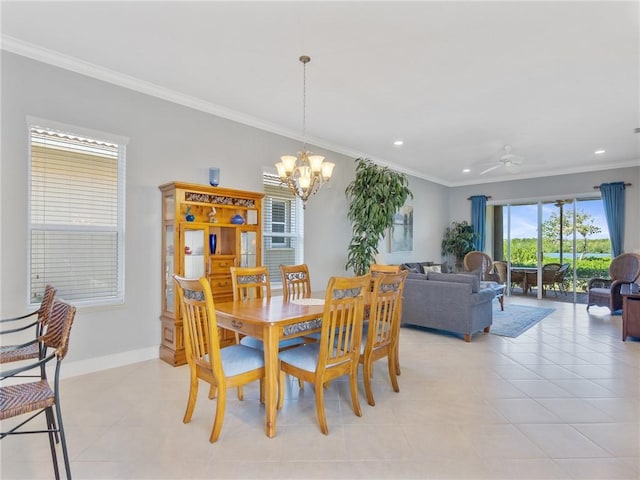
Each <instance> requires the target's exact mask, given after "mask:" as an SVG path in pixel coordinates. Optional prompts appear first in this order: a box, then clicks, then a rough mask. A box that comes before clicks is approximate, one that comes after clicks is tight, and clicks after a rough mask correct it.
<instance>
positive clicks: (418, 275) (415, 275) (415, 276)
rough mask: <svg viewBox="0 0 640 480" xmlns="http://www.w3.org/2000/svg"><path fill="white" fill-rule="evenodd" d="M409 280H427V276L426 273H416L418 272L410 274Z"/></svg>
mask: <svg viewBox="0 0 640 480" xmlns="http://www.w3.org/2000/svg"><path fill="white" fill-rule="evenodd" d="M407 278H408V279H409V278H411V279H413V280H427V276H426V275H425V274H424V273H416V272H411V271H410V272H409V275H407Z"/></svg>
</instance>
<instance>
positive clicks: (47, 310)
mask: <svg viewBox="0 0 640 480" xmlns="http://www.w3.org/2000/svg"><path fill="white" fill-rule="evenodd" d="M55 295H56V288H55V287H52V286H51V285H47V286H46V287H45V289H44V294H43V295H42V302H41V303H40V308H38V310H35V311H33V312H31V313H27V314H25V315H21V316H19V317H13V318H5V319H2V320H0V325H2V326H3V327H4V326H5V325H6V326H10V327H11V328H8V329H5V330H2V331H1V332H0V340H2V341H1V343H2V347H0V363H10V362H18V361H21V360H30V359H34V358H38V357H39V356H40V354H41V349H42V345H41V341H40V337H41V336H42V334H43V333H44V331H45V329H46V326H47V323H48V322H49V317H50V315H51V307H52V306H53V300H54V298H55ZM32 317H35V320H32ZM30 328H33V329H34V336H33V338H32V339H31V340H29V341H27V342H23V343H19V344H11V341H12V340H11V338H13V339H17V338H18V337H17V335H15V334H18V335H21V334H20V333H19V332H24V331H25V330H29V329H30ZM20 338H23V337H20ZM7 342H9V343H7Z"/></svg>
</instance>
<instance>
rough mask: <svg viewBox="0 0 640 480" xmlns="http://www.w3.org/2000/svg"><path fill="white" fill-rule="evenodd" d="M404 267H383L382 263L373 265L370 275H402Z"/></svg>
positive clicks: (370, 268)
mask: <svg viewBox="0 0 640 480" xmlns="http://www.w3.org/2000/svg"><path fill="white" fill-rule="evenodd" d="M401 269H402V265H383V264H382V263H372V264H371V266H370V267H369V273H370V274H371V276H372V277H375V276H376V275H379V274H381V273H400V270H401Z"/></svg>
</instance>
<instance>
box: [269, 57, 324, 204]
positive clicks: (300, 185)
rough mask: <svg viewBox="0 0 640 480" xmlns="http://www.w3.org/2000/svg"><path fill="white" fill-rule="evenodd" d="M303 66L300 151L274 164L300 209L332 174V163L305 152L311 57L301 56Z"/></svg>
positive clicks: (282, 181)
mask: <svg viewBox="0 0 640 480" xmlns="http://www.w3.org/2000/svg"><path fill="white" fill-rule="evenodd" d="M299 60H300V61H301V62H302V65H303V70H302V71H303V80H302V139H303V142H304V143H303V145H302V151H300V152H298V155H297V156H294V155H283V156H281V157H280V161H279V162H278V163H276V168H277V169H278V176H279V177H280V182H281V183H282V184H284V185H286V186H287V187H289V190H291V192H292V193H293V194H294V195H295V196H297V197H300V199H301V200H302V207H303V208H306V207H307V200H308V198H309V197H310V196H311V195H313V194H314V193H316V192H317V191H318V190H319V189H320V187H321V186H322V185H323V184H324V183H326V182H328V181H329V179H330V178H331V174H332V173H333V167H334V166H335V164H334V163H331V162H325V161H324V157H323V156H322V155H312V154H311V152H310V151H308V150H307V142H306V137H307V63H309V62H310V61H311V57H308V56H307V55H303V56H301V57H300V59H299Z"/></svg>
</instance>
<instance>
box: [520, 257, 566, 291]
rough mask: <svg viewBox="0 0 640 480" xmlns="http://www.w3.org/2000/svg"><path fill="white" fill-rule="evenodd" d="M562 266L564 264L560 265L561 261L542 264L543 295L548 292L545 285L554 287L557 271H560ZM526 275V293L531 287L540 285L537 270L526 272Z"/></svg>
mask: <svg viewBox="0 0 640 480" xmlns="http://www.w3.org/2000/svg"><path fill="white" fill-rule="evenodd" d="M561 266H562V265H560V264H559V263H545V264H544V265H543V266H542V295H543V296H544V295H546V294H547V292H546V288H545V287H550V288H553V285H554V284H555V283H556V273H558V271H559V270H560V267H561ZM525 276H526V278H527V281H526V284H527V292H525V293H528V291H529V289H530V288H531V287H537V286H538V272H537V271H534V272H526V273H525ZM554 292H555V290H554ZM557 295H558V294H557V293H556V296H557Z"/></svg>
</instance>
